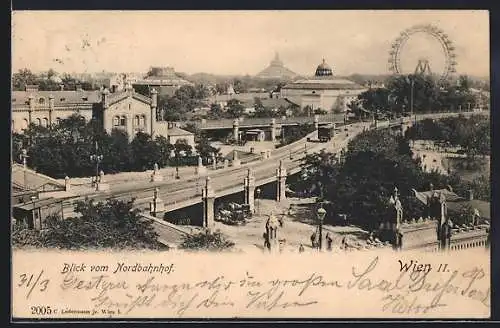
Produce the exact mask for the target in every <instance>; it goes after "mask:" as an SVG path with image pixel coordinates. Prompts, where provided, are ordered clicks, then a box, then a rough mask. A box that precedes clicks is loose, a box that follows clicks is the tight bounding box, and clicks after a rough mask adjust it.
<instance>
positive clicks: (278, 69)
mask: <svg viewBox="0 0 500 328" xmlns="http://www.w3.org/2000/svg"><path fill="white" fill-rule="evenodd" d="M296 76H297V74H295V73H294V72H292V71H291V70H290V69H288V68H286V67H285V64H283V62H282V61H281V59H280V56H279V54H278V53H276V54H275V55H274V59H273V60H271V63H270V64H269V66H268V67H266V68H265V69H264V70H262V71H261V72H260V73H259V74H257V75H256V77H257V78H261V79H276V80H291V79H293V78H295V77H296Z"/></svg>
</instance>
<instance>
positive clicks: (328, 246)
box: [326, 232, 333, 251]
mask: <svg viewBox="0 0 500 328" xmlns="http://www.w3.org/2000/svg"><path fill="white" fill-rule="evenodd" d="M332 243H333V239H332V237H331V236H330V233H329V232H327V233H326V249H327V250H328V251H331V250H332Z"/></svg>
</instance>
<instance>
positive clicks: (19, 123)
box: [11, 107, 92, 132]
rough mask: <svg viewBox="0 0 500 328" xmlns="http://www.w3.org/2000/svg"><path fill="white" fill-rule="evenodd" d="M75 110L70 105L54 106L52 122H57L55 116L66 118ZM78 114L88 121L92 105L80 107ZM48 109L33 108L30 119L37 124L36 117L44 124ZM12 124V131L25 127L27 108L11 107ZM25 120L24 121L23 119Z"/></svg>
mask: <svg viewBox="0 0 500 328" xmlns="http://www.w3.org/2000/svg"><path fill="white" fill-rule="evenodd" d="M76 112H77V111H76V110H75V109H73V108H70V107H55V108H54V110H53V111H52V124H55V123H57V118H60V119H66V118H68V117H70V116H71V115H73V114H75V113H76ZM79 114H80V115H82V116H83V117H85V120H86V121H87V122H88V121H90V119H92V107H88V109H81V110H80V111H79ZM49 117H50V116H49V109H48V107H47V108H42V109H35V110H34V111H32V112H31V121H32V123H34V124H37V122H38V119H40V123H41V124H42V125H44V124H45V123H44V122H46V123H49ZM11 119H12V120H13V126H12V130H13V131H14V132H21V131H22V130H23V129H24V128H26V126H25V125H26V124H25V122H29V111H28V109H27V108H26V109H13V111H12V118H11ZM24 120H26V121H24Z"/></svg>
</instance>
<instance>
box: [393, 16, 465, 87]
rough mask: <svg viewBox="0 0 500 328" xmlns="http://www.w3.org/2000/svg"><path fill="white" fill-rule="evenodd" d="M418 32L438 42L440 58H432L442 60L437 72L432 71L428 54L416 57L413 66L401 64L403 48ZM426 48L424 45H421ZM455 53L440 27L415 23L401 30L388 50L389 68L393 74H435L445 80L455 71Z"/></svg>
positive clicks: (453, 47)
mask: <svg viewBox="0 0 500 328" xmlns="http://www.w3.org/2000/svg"><path fill="white" fill-rule="evenodd" d="M418 34H424V35H426V36H427V37H430V39H433V40H435V41H437V43H438V44H439V47H438V48H439V50H438V51H439V54H438V55H439V56H440V57H441V58H434V60H437V61H441V62H442V64H443V65H442V69H441V70H439V71H438V72H432V70H431V64H432V63H431V59H430V58H429V57H428V56H422V57H420V58H418V59H416V60H415V61H414V62H413V63H412V64H415V66H413V67H414V69H413V67H410V68H409V67H403V65H402V64H401V62H402V60H403V59H404V56H405V54H404V49H405V47H406V46H407V45H408V43H409V41H410V40H411V39H413V38H414V37H415V36H416V35H418ZM421 49H424V50H425V49H426V47H421ZM456 57H457V56H456V54H455V46H454V45H453V43H452V41H451V40H450V39H449V37H448V35H447V34H446V33H444V31H443V30H441V29H440V28H438V27H436V26H433V25H415V26H413V27H410V28H407V29H405V30H404V31H402V32H401V33H400V34H399V36H398V37H397V38H396V39H395V40H394V42H393V43H392V46H391V50H390V51H389V60H388V63H389V70H390V71H391V72H393V73H394V74H428V75H431V74H435V75H437V76H438V78H439V80H440V81H444V80H446V79H447V78H448V77H449V76H450V75H451V74H453V73H455V72H456V68H455V67H456V65H457V61H456Z"/></svg>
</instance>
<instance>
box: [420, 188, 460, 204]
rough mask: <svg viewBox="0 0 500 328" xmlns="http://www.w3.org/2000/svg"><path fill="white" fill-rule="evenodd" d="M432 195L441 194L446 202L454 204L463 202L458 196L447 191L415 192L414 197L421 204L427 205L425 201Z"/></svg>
mask: <svg viewBox="0 0 500 328" xmlns="http://www.w3.org/2000/svg"><path fill="white" fill-rule="evenodd" d="M434 193H437V194H438V195H439V194H442V195H444V196H445V197H446V201H447V202H456V201H461V200H463V198H462V197H460V196H458V195H457V194H455V193H454V192H452V191H449V190H448V189H437V190H428V191H415V197H416V198H417V199H418V200H420V201H421V202H422V203H424V204H427V199H429V198H430V197H432V195H433V194H434Z"/></svg>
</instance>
